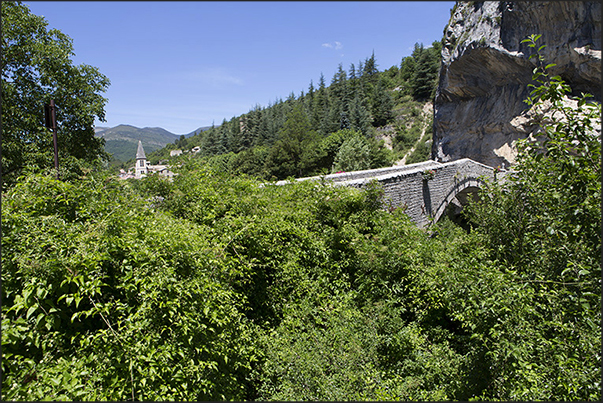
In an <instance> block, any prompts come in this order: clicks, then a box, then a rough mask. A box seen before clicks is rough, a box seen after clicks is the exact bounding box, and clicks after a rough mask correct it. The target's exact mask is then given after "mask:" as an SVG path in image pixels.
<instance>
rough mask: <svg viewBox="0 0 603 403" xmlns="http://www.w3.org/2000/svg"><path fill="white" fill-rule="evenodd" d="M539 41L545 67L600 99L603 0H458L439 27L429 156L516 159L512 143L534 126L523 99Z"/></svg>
mask: <svg viewBox="0 0 603 403" xmlns="http://www.w3.org/2000/svg"><path fill="white" fill-rule="evenodd" d="M531 34H540V35H542V37H541V39H540V41H539V44H545V45H546V47H545V48H544V49H543V50H542V51H541V54H542V55H543V56H544V57H545V58H546V63H547V64H548V63H556V64H557V65H556V66H555V67H553V68H551V69H549V72H550V73H551V74H552V75H560V76H561V77H562V78H563V79H564V80H565V81H566V82H567V83H568V84H569V85H570V86H571V87H572V90H573V95H579V94H580V93H581V92H585V93H586V92H587V93H590V94H593V95H594V97H595V99H596V100H597V101H599V102H600V101H601V3H600V2H598V1H593V2H591V1H578V2H574V1H541V2H531V1H530V2H528V1H525V2H502V1H486V2H477V1H475V2H474V1H471V2H457V3H456V5H455V7H454V9H453V12H452V15H451V18H450V22H449V24H448V26H447V27H446V29H445V31H444V35H445V36H444V41H443V48H442V65H441V69H440V80H439V85H438V89H437V92H436V98H435V103H434V139H433V140H434V141H433V146H432V158H433V159H434V160H436V161H439V162H447V161H453V160H457V159H460V158H471V159H473V160H475V161H479V162H481V163H484V164H487V165H490V166H502V165H505V166H509V165H510V164H512V163H513V162H514V157H515V149H514V143H515V141H516V140H517V139H520V138H525V137H527V136H529V135H530V134H532V133H533V132H534V131H535V130H536V129H537V127H536V126H535V125H534V124H533V123H532V122H531V120H530V117H529V116H528V114H527V113H526V112H527V109H528V107H529V106H528V105H527V104H526V103H525V102H524V100H525V99H526V98H527V97H528V95H529V93H530V88H528V84H529V83H531V82H532V71H533V69H534V67H535V66H536V63H537V58H532V59H531V60H529V56H530V55H531V54H533V53H534V49H533V48H529V47H528V44H526V43H521V42H522V40H524V39H526V38H527V37H528V36H529V35H531Z"/></svg>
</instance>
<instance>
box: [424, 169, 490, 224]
mask: <svg viewBox="0 0 603 403" xmlns="http://www.w3.org/2000/svg"><path fill="white" fill-rule="evenodd" d="M482 178H483V177H469V178H463V179H462V180H456V179H455V181H454V183H453V184H452V186H451V187H450V188H449V189H448V191H447V192H446V196H445V197H444V199H443V200H442V202H441V203H440V205H439V206H438V208H437V209H436V210H435V214H434V215H433V222H434V223H436V222H438V221H439V220H440V219H441V218H442V216H444V214H445V213H446V212H447V210H448V209H449V208H450V207H451V206H452V205H454V206H456V207H457V208H462V207H464V206H466V205H467V203H468V197H469V196H470V195H471V196H473V197H477V195H478V194H479V191H480V189H482V188H483V186H484V184H485V182H484V180H483V179H482ZM459 212H460V210H459V211H456V214H458V213H459Z"/></svg>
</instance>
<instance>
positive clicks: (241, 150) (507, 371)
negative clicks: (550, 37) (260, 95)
mask: <svg viewBox="0 0 603 403" xmlns="http://www.w3.org/2000/svg"><path fill="white" fill-rule="evenodd" d="M6 26H9V27H13V28H15V29H14V30H7V29H6V28H5V27H6ZM16 27H21V28H22V29H24V30H26V31H27V30H33V31H35V32H36V33H37V35H42V38H46V39H44V40H55V41H58V42H59V43H63V42H61V41H63V39H62V37H61V36H60V35H58V34H56V33H55V34H54V38H55V39H52V38H50V39H49V38H48V37H46V36H45V34H44V32H45V25H44V21H43V20H42V19H40V18H39V17H35V16H32V15H31V14H29V12H28V10H27V8H26V7H25V6H23V5H21V4H19V3H12V2H3V3H2V33H3V36H2V40H3V45H2V46H3V56H2V57H3V59H2V66H3V72H2V88H3V98H2V102H3V104H2V107H3V117H2V119H3V130H6V131H7V133H9V134H10V136H12V137H10V136H7V140H5V138H4V137H3V144H2V158H3V165H2V169H3V181H4V182H3V187H2V220H1V231H2V240H1V253H2V272H1V276H2V290H1V298H2V301H1V302H2V334H1V338H2V345H1V348H2V386H1V393H2V400H5V401H21V400H23V401H39V400H70V401H79V400H84V401H94V400H118V401H135V400H139V401H140V400H148V401H151V400H161V401H181V400H182V401H184V400H186V401H199V400H316V401H323V400H325V401H326V400H405V401H410V400H417V401H419V400H421V401H424V400H433V401H442V400H461V401H468V400H525V401H530V400H559V401H562V400H579V401H600V399H601V268H600V260H601V214H600V205H601V163H600V162H601V138H600V115H601V106H600V104H597V103H592V102H589V97H588V95H585V96H583V97H581V98H579V99H577V107H576V108H569V107H567V106H564V104H562V103H560V102H556V101H558V100H559V99H561V98H562V97H563V96H564V95H567V94H569V93H570V89H569V87H568V86H567V84H565V83H564V82H563V81H561V79H560V78H559V77H550V76H549V75H548V73H547V68H548V67H549V65H548V64H547V63H549V61H544V60H541V59H540V58H539V56H538V53H537V51H536V49H538V47H539V46H541V44H540V43H538V37H537V36H533V37H530V38H527V41H528V43H529V44H530V46H531V47H532V48H533V50H534V55H535V57H536V58H537V59H538V63H539V64H538V67H537V69H536V73H537V74H535V76H534V84H533V85H532V87H531V89H532V93H531V96H530V98H529V99H527V100H526V101H527V102H528V104H529V105H530V106H531V107H533V108H535V110H538V109H540V107H541V106H542V105H543V103H545V102H552V103H551V104H550V105H552V106H551V108H552V111H553V112H555V113H556V114H557V115H554V116H563V120H561V119H559V118H555V117H554V118H553V119H542V129H543V131H544V134H545V136H544V138H545V140H544V141H528V140H526V141H523V142H521V143H520V145H519V155H518V158H517V164H516V166H514V167H513V170H512V171H511V172H510V174H509V176H508V177H509V179H508V180H507V181H506V182H504V183H498V182H491V183H489V184H488V185H487V186H486V187H485V188H484V189H483V191H482V192H481V193H480V199H479V200H475V201H472V202H471V203H470V204H469V206H468V207H467V208H466V209H465V210H464V213H463V214H464V215H465V218H466V220H467V222H468V225H467V228H464V227H461V226H458V225H456V224H455V223H453V222H451V221H449V220H446V219H444V220H442V221H441V222H438V223H433V225H432V226H430V227H429V228H426V229H420V228H418V227H417V226H415V225H414V224H413V223H412V222H410V220H409V218H408V216H406V214H405V213H404V210H403V209H401V208H399V209H392V210H386V209H383V208H382V204H381V202H382V196H383V190H382V188H380V186H379V185H378V184H376V183H374V184H373V185H371V186H369V187H367V188H365V189H364V190H359V189H355V188H348V187H336V186H331V185H330V184H329V183H328V182H326V181H321V180H317V181H299V182H296V181H291V182H290V183H288V184H286V185H277V184H275V183H274V182H272V181H270V180H267V179H271V178H272V177H275V178H286V177H290V176H300V175H308V174H312V173H316V172H319V173H320V172H323V171H321V170H323V169H326V170H327V171H331V170H333V169H337V170H339V169H341V170H350V169H362V167H366V166H369V167H374V166H381V165H385V164H386V162H384V160H386V159H387V154H386V153H385V154H380V153H381V152H382V151H381V150H382V148H381V146H380V145H379V144H378V143H377V144H375V143H374V141H376V140H375V138H374V137H372V136H373V134H372V130H373V129H374V128H375V126H374V125H375V124H377V125H379V124H381V123H375V122H376V121H375V119H376V117H378V118H377V119H385V120H386V121H387V119H390V118H391V117H389V116H387V113H384V112H383V111H385V110H387V108H384V109H380V108H381V106H383V105H382V104H381V103H382V102H383V103H384V104H385V103H387V102H390V101H391V102H393V103H396V102H399V101H400V99H402V97H406V96H409V97H414V96H416V97H420V96H427V93H428V92H429V91H427V87H426V86H425V82H424V81H422V80H406V79H404V78H402V77H403V76H404V75H409V76H414V75H415V73H416V72H417V71H421V69H418V68H416V66H417V65H420V64H421V63H423V62H420V60H423V59H424V60H428V61H429V57H427V56H425V57H424V58H421V57H417V58H415V57H413V58H412V59H409V58H405V59H404V61H403V63H402V67H401V68H400V69H398V70H397V68H391V69H390V70H386V71H385V72H380V73H378V72H377V71H378V70H377V66H376V61H375V59H374V57H373V56H371V57H370V58H368V59H367V60H366V61H365V62H363V63H361V64H360V65H359V66H355V67H354V68H353V69H351V70H350V72H349V73H348V72H346V71H345V70H343V68H340V69H339V70H338V73H337V74H336V77H334V79H333V83H332V84H331V85H330V86H329V87H326V85H325V83H324V80H321V81H320V83H319V86H318V88H317V89H316V88H314V85H313V84H311V85H310V87H309V91H308V93H307V94H304V95H303V96H300V97H294V96H291V97H290V99H288V100H286V101H283V102H278V103H276V104H275V105H273V106H272V107H270V108H260V107H258V108H256V109H254V110H252V111H250V112H249V113H248V114H246V115H244V116H243V117H242V119H239V118H237V119H234V120H232V121H230V122H223V123H222V124H221V125H220V126H218V127H216V128H214V129H210V130H208V131H207V132H204V133H203V134H202V135H199V136H195V137H192V138H190V139H180V140H179V141H180V142H187V143H188V142H189V141H190V142H191V143H190V144H189V146H190V145H193V144H198V145H199V147H201V148H202V149H203V150H204V151H202V153H203V158H182V159H181V165H180V166H179V167H178V168H174V169H175V170H176V173H177V175H176V176H175V177H174V178H173V180H166V179H164V178H162V177H160V176H156V175H149V176H147V177H145V178H143V179H140V180H134V179H131V180H119V179H117V177H116V176H115V175H114V174H113V173H112V172H110V171H109V170H108V169H106V168H103V166H104V165H103V161H105V162H106V155H105V154H104V153H103V152H102V149H101V148H100V147H99V144H96V143H95V142H93V141H91V140H90V139H87V138H84V139H87V140H86V142H85V144H87V147H89V149H88V150H87V151H88V152H87V153H84V154H81V155H75V154H70V153H72V151H71V150H72V148H71V146H73V144H64V146H63V148H62V149H61V153H62V155H71V156H72V158H73V160H72V161H73V164H70V165H68V166H66V167H64V168H62V169H63V171H61V172H60V173H61V179H60V180H57V178H56V172H54V170H53V168H52V166H53V165H52V159H51V158H49V156H48V155H46V154H45V153H44V152H42V151H41V150H42V149H44V148H43V147H42V145H40V144H37V143H36V141H35V140H36V139H37V138H41V136H36V133H38V134H39V133H46V131H47V129H45V128H44V125H43V123H44V116H43V111H42V112H41V114H40V113H38V112H35V111H34V109H33V108H32V109H31V110H30V109H27V108H23V109H22V111H21V112H19V113H23V116H24V118H25V117H26V118H27V122H28V126H27V128H26V130H25V129H23V130H25V131H24V132H21V131H20V130H19V126H18V125H16V124H15V123H14V122H15V120H14V119H13V120H11V119H12V118H11V119H7V120H4V119H5V118H4V111H5V109H4V105H5V102H7V103H9V102H25V100H27V99H28V98H27V97H30V96H32V97H34V98H35V97H41V98H40V99H45V98H44V97H45V96H46V97H48V96H51V95H53V96H54V93H53V91H58V88H60V89H61V91H64V93H69V91H71V90H73V88H70V87H69V86H68V84H69V85H71V84H73V83H76V84H75V85H77V86H81V85H84V83H85V82H87V83H88V84H87V85H91V87H86V88H85V90H86V91H89V93H88V95H89V98H87V100H83V101H82V102H90V104H89V105H90V108H88V109H85V110H84V111H83V112H82V114H80V115H78V116H77V117H78V118H79V119H81V122H82V123H81V126H77V127H82V129H81V132H78V133H89V131H88V130H87V128H88V127H90V128H91V125H92V122H93V119H92V118H93V117H94V116H99V115H98V114H102V112H101V111H102V106H103V105H104V102H103V101H102V97H101V93H102V89H103V88H104V85H105V84H106V78H104V76H102V75H100V73H98V72H97V71H96V70H93V69H92V68H83V67H77V68H74V69H76V70H74V71H80V73H81V74H82V75H83V77H84V78H87V79H88V80H85V79H84V78H82V81H78V80H71V81H70V82H69V83H62V82H59V83H56V87H57V88H54V87H52V86H49V85H44V86H41V87H38V86H37V85H38V84H39V83H36V81H35V80H32V78H33V77H34V76H35V75H26V77H22V78H19V74H21V73H23V72H26V71H31V70H30V69H34V70H35V69H36V68H37V67H36V65H35V63H34V64H33V65H31V66H30V67H27V68H19V66H18V65H14V66H13V65H11V68H10V69H8V67H6V70H5V66H7V64H5V62H6V63H8V61H7V60H5V59H4V55H5V54H6V53H8V52H17V50H18V49H19V48H18V47H19V46H24V43H22V42H19V41H18V38H19V35H20V34H19V33H18V30H16ZM15 32H16V34H15V35H16V36H14V37H11V36H10V35H9V34H8V33H11V35H12V33H15ZM26 42H27V41H26ZM15 46H17V48H15ZM5 47H6V52H5ZM434 47H435V46H434ZM420 48H421V47H420V46H419V47H418V49H420ZM425 51H426V50H422V51H420V52H425ZM15 60H17V59H15ZM19 60H20V61H19ZM19 60H17V61H19V62H20V63H25V61H23V60H21V59H19ZM39 60H41V59H38V61H39ZM432 62H433V60H431V61H429V63H432ZM15 63H17V62H15ZM424 63H427V62H424ZM413 65H414V66H415V67H410V66H413ZM404 66H406V67H404ZM6 71H10V72H11V74H13V76H11V78H10V79H8V78H6V77H7V76H6V75H5V72H6ZM74 74H75V73H74ZM417 74H418V73H417ZM359 76H360V78H359ZM415 78H418V76H417V77H415ZM397 80H398V81H397ZM392 82H393V84H392ZM70 83H71V84H70ZM91 83H96V84H95V85H92V84H91ZM392 86H393V87H394V88H397V87H400V89H399V91H400V92H401V93H402V94H403V95H401V97H400V99H398V100H396V99H395V97H393V95H391V94H392V93H395V91H394V92H392V93H390V97H393V99H390V101H386V98H387V96H385V97H383V99H381V95H379V94H378V93H379V92H380V91H381V90H380V89H379V88H392ZM327 88H328V89H327ZM415 90H416V91H418V92H417V93H416V94H415V92H414V91H415ZM337 91H339V93H338V94H339V95H337V96H334V95H332V94H333V93H334V92H337ZM430 91H433V87H431V90H430ZM385 93H387V91H385ZM4 94H7V98H6V101H5V95H4ZM429 96H431V95H429ZM11 97H13V98H11ZM388 99H389V98H388ZM417 99H420V98H417ZM11 100H12V101H11ZM344 100H345V102H344ZM346 102H347V103H346ZM409 107H410V106H409ZM98 108H100V109H98ZM7 110H9V112H10V113H17V109H16V108H15V107H13V108H12V109H10V107H9V108H8V109H7ZM358 111H364V112H363V113H365V114H364V115H363V114H362V113H359V112H358ZM382 112H383V114H381V113H382ZM26 113H27V114H26ZM11 116H12V115H11ZM344 118H345V119H344ZM74 119H75V117H74ZM367 122H368V123H367ZM74 124H75V123H74ZM88 125H90V126H88ZM412 127H413V126H412V125H408V126H405V129H404V130H403V131H401V132H400V133H401V134H402V135H403V136H401V138H400V139H398V140H399V141H398V142H397V143H396V145H395V147H405V143H412V136H414V135H415V134H414V133H413V130H416V129H413V128H412ZM363 128H364V130H366V132H363ZM597 128H599V131H597V130H595V129H597ZM65 130H68V128H67V127H66V129H65ZM46 134H47V133H46ZM69 139H70V140H69V141H75V140H73V137H69ZM196 141H198V142H199V143H195V142H196ZM400 149H402V148H400ZM5 153H6V154H5ZM28 153H31V154H32V155H35V156H36V159H35V164H30V165H28V164H21V163H20V162H19V161H23V160H24V159H23V158H21V157H22V156H24V155H25V156H26V155H28ZM5 155H8V156H9V157H10V159H8V160H7V165H6V166H8V167H9V168H5V165H4V158H5ZM93 156H94V157H93ZM354 156H360V157H354ZM20 158H21V159H20ZM231 159H237V161H239V162H238V163H236V164H231V162H230V161H231ZM9 163H10V164H9ZM232 167H237V169H238V170H235V169H233V168H232ZM5 169H7V170H6V171H5ZM5 173H6V174H7V177H6V180H5V177H4V174H5Z"/></svg>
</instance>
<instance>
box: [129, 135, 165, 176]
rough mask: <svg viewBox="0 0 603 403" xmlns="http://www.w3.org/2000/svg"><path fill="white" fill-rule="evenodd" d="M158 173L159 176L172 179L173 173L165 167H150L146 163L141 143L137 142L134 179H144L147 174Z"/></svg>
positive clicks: (149, 163)
mask: <svg viewBox="0 0 603 403" xmlns="http://www.w3.org/2000/svg"><path fill="white" fill-rule="evenodd" d="M151 173H158V174H159V175H161V176H167V177H172V176H174V173H173V172H172V171H170V170H169V168H168V166H167V165H151V162H150V161H147V156H146V154H145V153H144V148H143V147H142V142H141V141H140V140H138V150H137V151H136V165H135V166H134V177H135V178H137V179H140V178H144V177H145V176H147V175H148V174H151Z"/></svg>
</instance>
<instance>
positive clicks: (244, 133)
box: [149, 41, 441, 179]
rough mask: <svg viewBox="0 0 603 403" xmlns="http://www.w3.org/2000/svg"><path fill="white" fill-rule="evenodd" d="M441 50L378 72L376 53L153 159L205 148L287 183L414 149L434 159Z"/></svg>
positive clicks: (228, 165)
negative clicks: (433, 103) (430, 109)
mask: <svg viewBox="0 0 603 403" xmlns="http://www.w3.org/2000/svg"><path fill="white" fill-rule="evenodd" d="M440 51H441V44H440V42H438V41H436V42H434V43H433V44H432V46H431V47H429V48H425V47H423V45H422V44H416V45H415V49H414V51H413V52H412V54H411V55H410V56H407V57H404V58H403V59H402V62H401V64H400V66H392V67H390V68H389V69H387V70H384V71H379V69H378V64H377V61H376V58H375V55H374V54H373V55H371V56H370V57H367V58H366V59H365V60H364V61H361V62H359V63H358V65H354V64H352V65H351V66H350V68H349V70H347V71H346V70H345V69H344V68H343V66H342V65H341V64H340V65H339V66H338V69H337V71H336V73H335V74H334V75H333V77H332V79H331V82H330V84H329V85H328V86H327V84H326V80H325V78H324V76H323V75H321V77H320V80H319V82H318V85H317V86H315V85H314V83H313V82H310V85H309V87H308V90H307V91H306V92H303V91H302V93H301V94H300V95H299V96H296V95H295V94H293V93H291V94H290V95H289V97H288V98H287V99H286V100H284V101H283V100H282V99H279V100H277V101H276V102H274V103H273V104H271V105H268V106H267V107H265V108H264V107H261V106H259V105H258V106H256V107H255V108H253V109H252V110H250V111H249V112H248V113H247V114H244V115H242V116H237V117H233V118H231V119H230V120H229V121H227V120H226V119H224V120H223V122H222V124H221V125H220V126H218V127H213V128H211V129H209V130H207V131H205V132H203V133H200V134H198V135H196V136H192V137H190V138H186V139H179V140H178V141H176V142H175V144H173V145H169V146H168V147H166V148H165V149H163V150H159V151H156V152H153V153H150V154H149V159H150V160H151V162H154V163H156V162H158V161H159V160H161V159H164V160H165V159H168V158H169V151H170V150H172V149H185V150H190V149H192V148H193V147H200V152H199V153H198V154H197V157H201V158H204V159H205V160H207V161H211V162H212V163H216V164H219V165H220V166H221V167H222V168H223V169H226V170H227V171H228V172H232V173H237V174H242V173H245V174H249V175H253V176H256V177H259V178H263V179H285V178H287V177H289V176H294V177H300V176H310V175H315V174H321V173H330V172H332V171H333V172H336V171H349V170H358V169H368V168H379V167H382V166H389V165H391V164H392V163H393V162H395V161H398V160H400V159H401V158H402V157H403V156H404V155H405V154H406V153H407V152H408V151H409V150H410V149H411V148H412V147H413V146H416V148H417V150H416V152H415V156H414V159H411V161H414V162H418V161H423V160H426V159H429V155H430V152H429V144H428V143H425V141H427V140H430V139H431V136H430V135H429V136H428V137H426V138H424V139H423V141H422V142H420V143H417V141H418V140H419V137H420V135H421V133H422V130H424V129H427V130H428V131H429V133H431V119H432V117H431V115H430V114H424V113H423V112H422V111H423V107H424V105H425V103H426V102H429V101H430V100H431V99H432V98H433V94H434V92H435V88H436V85H437V72H438V68H439V62H440Z"/></svg>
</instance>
